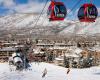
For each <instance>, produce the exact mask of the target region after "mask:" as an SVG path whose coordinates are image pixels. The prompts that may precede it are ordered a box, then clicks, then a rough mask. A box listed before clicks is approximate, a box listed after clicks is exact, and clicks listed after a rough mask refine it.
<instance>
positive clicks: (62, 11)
mask: <svg viewBox="0 0 100 80" xmlns="http://www.w3.org/2000/svg"><path fill="white" fill-rule="evenodd" d="M54 13H55V16H57V17H65V15H66V8H65V6H64V5H56V6H55V7H54Z"/></svg>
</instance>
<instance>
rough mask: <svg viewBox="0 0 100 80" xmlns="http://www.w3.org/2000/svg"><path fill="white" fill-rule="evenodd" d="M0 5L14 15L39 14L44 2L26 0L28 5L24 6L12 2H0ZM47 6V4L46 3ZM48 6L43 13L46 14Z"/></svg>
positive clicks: (3, 0) (11, 0) (8, 0)
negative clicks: (14, 13)
mask: <svg viewBox="0 0 100 80" xmlns="http://www.w3.org/2000/svg"><path fill="white" fill-rule="evenodd" d="M0 4H2V5H3V7H4V8H7V9H9V11H8V14H9V12H10V13H12V12H16V13H36V12H41V11H42V9H43V7H44V5H45V2H39V0H28V3H25V4H20V3H19V4H16V2H15V1H14V0H0ZM48 5H49V2H48ZM48 5H47V6H46V8H45V11H44V12H47V8H48Z"/></svg>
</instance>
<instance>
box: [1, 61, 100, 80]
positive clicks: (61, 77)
mask: <svg viewBox="0 0 100 80" xmlns="http://www.w3.org/2000/svg"><path fill="white" fill-rule="evenodd" d="M31 66H32V71H22V72H19V71H12V72H11V71H10V70H9V66H8V64H7V63H0V80H100V67H92V68H87V69H71V72H70V73H69V74H68V75H67V74H66V71H67V69H66V68H63V67H59V66H55V65H53V64H48V63H40V64H39V65H38V64H35V63H32V65H31ZM45 68H47V71H48V72H47V75H46V76H45V77H44V78H42V72H43V70H44V69H45Z"/></svg>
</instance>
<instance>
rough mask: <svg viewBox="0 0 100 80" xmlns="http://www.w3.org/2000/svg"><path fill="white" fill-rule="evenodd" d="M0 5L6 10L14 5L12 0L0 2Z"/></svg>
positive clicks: (0, 0) (1, 0)
mask: <svg viewBox="0 0 100 80" xmlns="http://www.w3.org/2000/svg"><path fill="white" fill-rule="evenodd" d="M0 4H2V5H3V7H6V8H10V7H12V6H15V5H16V4H15V2H14V1H13V0H0Z"/></svg>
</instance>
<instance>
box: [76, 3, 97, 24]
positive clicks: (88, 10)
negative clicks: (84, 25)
mask: <svg viewBox="0 0 100 80" xmlns="http://www.w3.org/2000/svg"><path fill="white" fill-rule="evenodd" d="M97 16H98V11H97V8H96V6H95V5H94V4H92V3H86V4H83V5H82V6H81V7H80V9H79V11H78V19H79V21H80V22H95V20H96V18H97Z"/></svg>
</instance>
